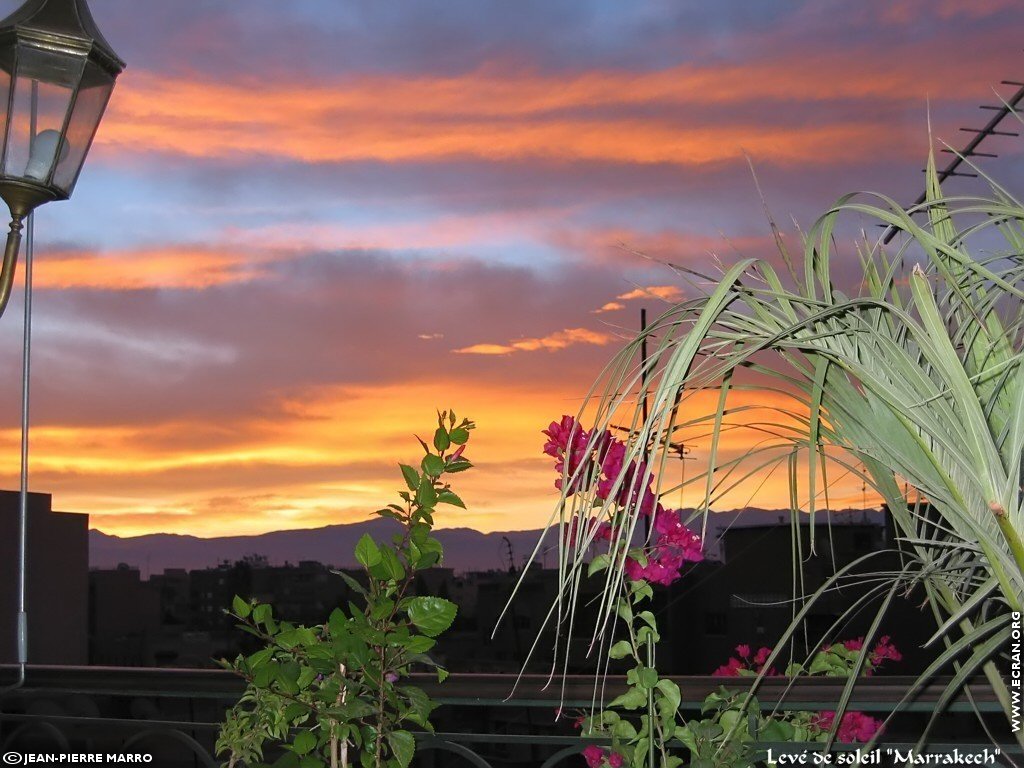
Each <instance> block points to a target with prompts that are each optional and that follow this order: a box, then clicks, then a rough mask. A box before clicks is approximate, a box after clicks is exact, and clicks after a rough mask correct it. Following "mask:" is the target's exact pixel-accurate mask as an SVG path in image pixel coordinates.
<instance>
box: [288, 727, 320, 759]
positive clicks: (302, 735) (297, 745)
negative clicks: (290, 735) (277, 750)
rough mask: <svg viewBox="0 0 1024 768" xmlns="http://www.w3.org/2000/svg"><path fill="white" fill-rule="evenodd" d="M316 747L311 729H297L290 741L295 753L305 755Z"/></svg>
mask: <svg viewBox="0 0 1024 768" xmlns="http://www.w3.org/2000/svg"><path fill="white" fill-rule="evenodd" d="M314 748H316V736H314V735H313V733H312V731H299V732H298V733H297V734H295V739H294V740H293V741H292V750H294V752H295V754H297V755H305V754H307V753H308V752H310V751H312V750H313V749H314Z"/></svg>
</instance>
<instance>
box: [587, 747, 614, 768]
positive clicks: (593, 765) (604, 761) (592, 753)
mask: <svg viewBox="0 0 1024 768" xmlns="http://www.w3.org/2000/svg"><path fill="white" fill-rule="evenodd" d="M583 758H584V759H585V760H586V761H587V768H604V767H605V766H608V767H609V768H622V766H623V765H624V762H623V760H622V755H620V754H619V753H618V752H612V751H611V750H610V749H602V748H601V747H599V746H597V745H595V744H591V745H590V746H589V747H587V748H586V749H584V750H583Z"/></svg>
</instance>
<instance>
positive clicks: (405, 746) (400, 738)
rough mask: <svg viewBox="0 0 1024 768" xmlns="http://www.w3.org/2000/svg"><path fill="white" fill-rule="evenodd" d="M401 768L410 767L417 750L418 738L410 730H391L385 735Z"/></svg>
mask: <svg viewBox="0 0 1024 768" xmlns="http://www.w3.org/2000/svg"><path fill="white" fill-rule="evenodd" d="M385 738H386V739H387V742H388V746H389V747H391V751H392V753H394V755H395V759H396V760H398V764H399V765H400V766H401V768H409V763H411V762H412V756H413V755H414V754H415V752H416V739H415V738H414V737H413V735H412V734H411V733H409V732H408V731H391V732H390V733H388V734H387V736H385Z"/></svg>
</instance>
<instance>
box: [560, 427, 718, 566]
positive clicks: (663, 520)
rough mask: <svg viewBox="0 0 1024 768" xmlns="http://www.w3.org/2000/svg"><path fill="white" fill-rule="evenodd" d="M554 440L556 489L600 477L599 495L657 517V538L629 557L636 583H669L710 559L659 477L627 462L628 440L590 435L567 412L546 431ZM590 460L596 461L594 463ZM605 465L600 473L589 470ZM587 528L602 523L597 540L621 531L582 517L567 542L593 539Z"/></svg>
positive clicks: (654, 520)
mask: <svg viewBox="0 0 1024 768" xmlns="http://www.w3.org/2000/svg"><path fill="white" fill-rule="evenodd" d="M543 433H544V435H546V436H547V438H548V440H547V442H546V443H545V444H544V453H546V454H547V455H548V456H551V457H552V458H554V459H555V460H556V463H555V469H556V471H557V472H558V473H559V475H560V476H559V478H558V479H557V480H556V481H555V487H556V488H558V489H559V490H561V489H562V485H563V479H564V478H569V481H570V483H571V485H570V487H569V489H568V491H567V492H568V493H579V492H581V491H583V490H585V489H584V488H583V482H584V478H586V477H588V476H589V477H593V478H594V479H596V481H597V482H596V486H595V487H594V495H595V496H596V497H597V498H598V499H600V500H601V501H604V502H611V503H614V504H615V505H616V506H617V507H618V508H620V509H621V508H623V507H626V506H631V507H634V508H636V509H638V510H639V512H640V513H641V514H643V515H647V516H650V517H652V520H651V528H652V534H653V538H652V541H651V542H650V546H648V547H647V548H646V549H645V551H644V552H643V553H642V554H640V553H636V554H637V555H638V556H637V557H633V556H629V557H627V558H626V561H625V571H626V576H627V578H629V579H630V580H632V581H647V582H650V583H652V584H661V585H664V586H667V585H669V584H671V583H672V582H673V581H675V580H676V579H678V578H679V577H680V575H681V574H680V570H681V569H682V568H683V566H684V565H685V564H686V563H696V562H700V561H701V560H703V559H704V554H703V551H702V549H703V542H702V541H701V537H700V536H698V535H697V534H696V533H694V532H693V531H691V530H690V529H689V528H687V527H686V526H685V525H683V522H682V520H681V519H680V514H681V513H680V511H679V510H672V509H666V508H665V507H664V506H662V505H661V504H660V503H658V498H657V496H656V495H655V493H654V490H653V489H652V487H651V486H652V483H653V480H654V478H653V476H652V475H651V473H650V471H649V469H648V468H647V465H646V464H645V463H644V462H643V461H638V460H630V461H629V462H628V463H627V461H626V453H627V450H626V444H625V443H623V442H622V441H621V440H616V439H615V438H614V437H612V435H611V433H610V432H608V431H605V432H603V433H601V434H600V435H597V436H595V435H594V434H591V433H588V432H587V431H586V430H584V429H583V428H582V426H580V424H579V422H578V421H577V420H576V419H574V418H573V417H572V416H563V417H562V418H561V419H560V420H559V421H553V422H551V424H550V425H549V426H548V428H547V429H545V430H543ZM588 462H593V464H592V465H588ZM596 467H600V471H599V472H588V471H587V470H588V469H593V468H596ZM587 526H596V527H595V528H593V529H591V530H593V534H594V535H593V538H594V539H595V540H596V541H607V542H611V541H613V540H614V539H615V538H616V537H617V535H618V533H619V530H618V528H617V527H616V525H614V523H613V522H608V521H604V522H598V521H595V520H588V521H581V520H579V518H575V519H573V520H572V521H570V522H569V523H568V525H567V530H566V534H565V536H566V541H567V543H568V544H569V545H570V546H575V545H577V543H578V542H579V541H580V540H582V539H585V538H587V537H586V533H588V531H585V530H582V529H584V528H586V527H587Z"/></svg>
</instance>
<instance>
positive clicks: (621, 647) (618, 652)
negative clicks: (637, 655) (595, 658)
mask: <svg viewBox="0 0 1024 768" xmlns="http://www.w3.org/2000/svg"><path fill="white" fill-rule="evenodd" d="M608 655H609V656H610V657H611V658H613V659H624V658H626V657H627V656H632V655H633V646H631V645H630V644H629V641H628V640H619V642H617V643H615V645H613V646H612V647H611V648H609V649H608Z"/></svg>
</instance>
